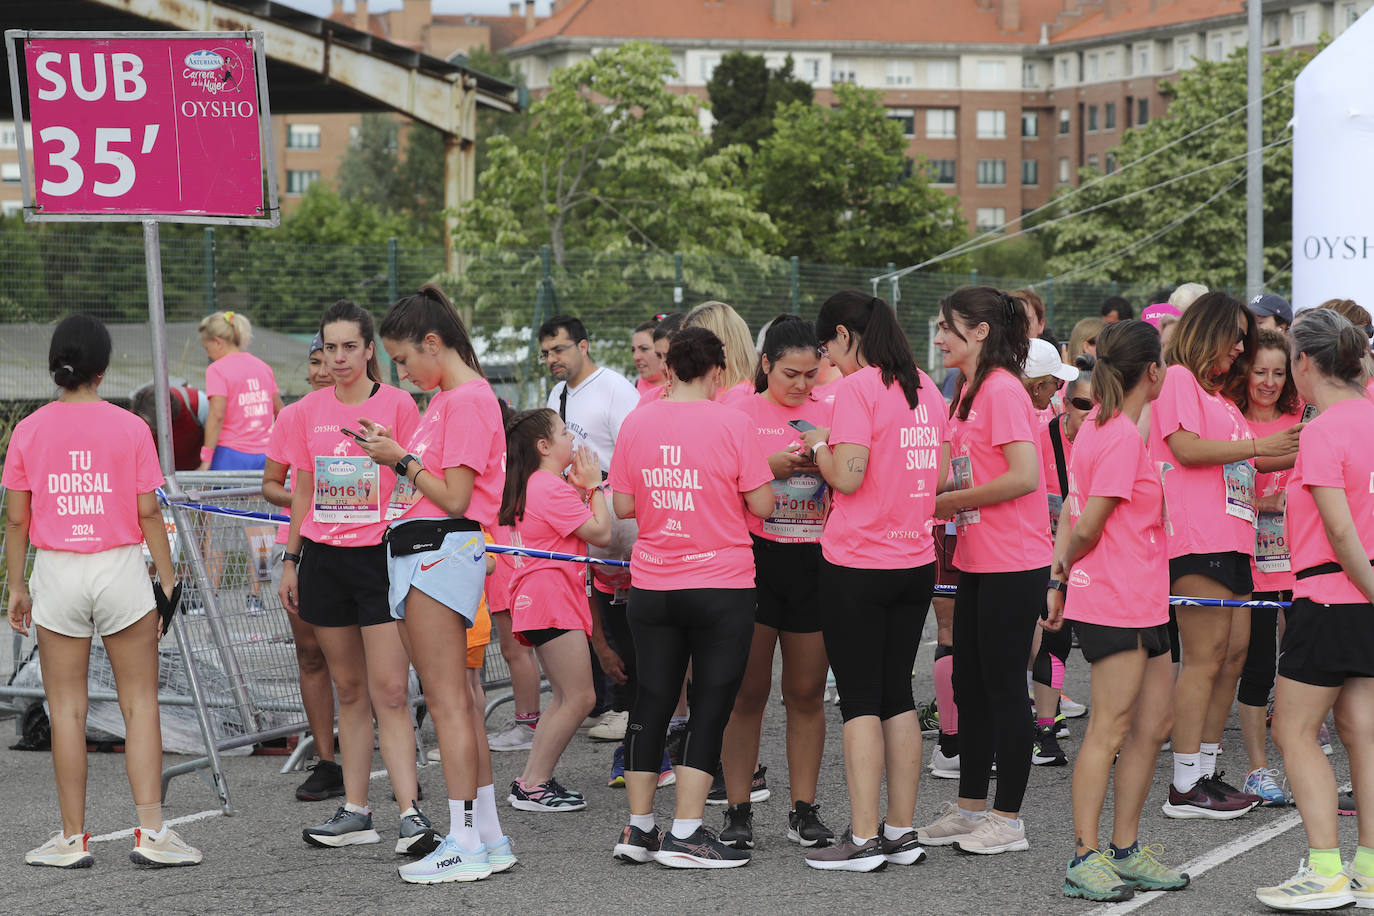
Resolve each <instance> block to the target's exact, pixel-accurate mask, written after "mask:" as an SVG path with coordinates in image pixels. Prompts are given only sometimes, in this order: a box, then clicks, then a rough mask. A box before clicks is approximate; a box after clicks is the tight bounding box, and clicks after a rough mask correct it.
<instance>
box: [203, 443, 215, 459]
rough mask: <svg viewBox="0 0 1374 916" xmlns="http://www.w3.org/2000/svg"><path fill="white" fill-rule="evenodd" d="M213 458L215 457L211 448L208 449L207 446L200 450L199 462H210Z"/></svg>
mask: <svg viewBox="0 0 1374 916" xmlns="http://www.w3.org/2000/svg"><path fill="white" fill-rule="evenodd" d="M214 457H215V450H214V449H212V448H210V447H209V446H208V445H207V446H206V447H205V448H203V449H201V450H200V460H201V461H210V460H211V459H213V458H214Z"/></svg>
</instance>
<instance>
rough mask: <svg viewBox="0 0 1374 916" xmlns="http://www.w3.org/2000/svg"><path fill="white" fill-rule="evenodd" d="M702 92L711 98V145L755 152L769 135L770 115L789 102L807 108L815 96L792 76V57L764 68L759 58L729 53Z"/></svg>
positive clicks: (771, 120) (804, 82) (738, 52)
mask: <svg viewBox="0 0 1374 916" xmlns="http://www.w3.org/2000/svg"><path fill="white" fill-rule="evenodd" d="M706 91H707V93H708V94H709V95H710V97H711V114H712V116H713V117H714V118H715V125H714V126H713V127H712V128H711V146H712V148H713V149H717V150H719V149H724V148H725V147H727V146H730V145H731V144H733V143H743V144H744V145H745V146H748V147H750V148H751V149H755V150H757V149H758V147H759V143H760V142H761V141H762V140H764V139H765V138H766V137H768V136H770V135H771V134H772V133H773V115H774V114H775V113H776V112H777V110H778V108H779V106H782V105H786V104H788V103H790V102H803V103H805V104H807V105H810V104H811V102H812V100H813V99H814V97H815V93H814V92H813V91H812V89H811V84H810V83H808V82H806V81H805V80H800V79H797V78H796V77H795V76H794V75H793V73H792V55H790V54H789V55H787V60H786V61H785V62H784V63H783V65H782V67H780V68H779V69H778V70H776V71H773V70H769V69H768V65H767V64H766V63H765V62H764V59H763V57H762V56H761V55H758V54H746V53H744V52H743V51H731V52H729V53H728V54H726V55H725V56H724V57H722V58H721V59H720V63H719V64H718V65H717V66H716V69H715V71H714V72H713V73H712V74H711V79H710V81H709V82H708V83H707V84H706Z"/></svg>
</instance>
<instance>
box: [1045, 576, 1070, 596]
mask: <svg viewBox="0 0 1374 916" xmlns="http://www.w3.org/2000/svg"><path fill="white" fill-rule="evenodd" d="M1049 588H1051V589H1053V590H1054V591H1056V592H1065V593H1067V592H1068V590H1069V587H1068V586H1067V585H1065V584H1064V583H1063V582H1060V581H1059V580H1058V579H1051V580H1050V581H1049Z"/></svg>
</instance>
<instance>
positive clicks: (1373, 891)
mask: <svg viewBox="0 0 1374 916" xmlns="http://www.w3.org/2000/svg"><path fill="white" fill-rule="evenodd" d="M1345 873H1346V874H1347V875H1348V876H1349V877H1350V893H1351V894H1353V895H1354V897H1355V906H1356V907H1358V908H1359V909H1362V910H1374V875H1364V874H1361V873H1360V872H1357V871H1356V870H1355V863H1354V862H1352V863H1350V864H1349V865H1347V866H1346V867H1345Z"/></svg>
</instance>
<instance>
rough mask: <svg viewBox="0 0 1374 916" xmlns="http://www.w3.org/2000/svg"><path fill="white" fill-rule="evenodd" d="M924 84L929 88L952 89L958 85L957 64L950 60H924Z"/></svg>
mask: <svg viewBox="0 0 1374 916" xmlns="http://www.w3.org/2000/svg"><path fill="white" fill-rule="evenodd" d="M926 85H927V86H929V87H930V88H931V89H954V88H955V87H957V86H958V85H959V64H958V62H957V61H952V60H928V61H926Z"/></svg>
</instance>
